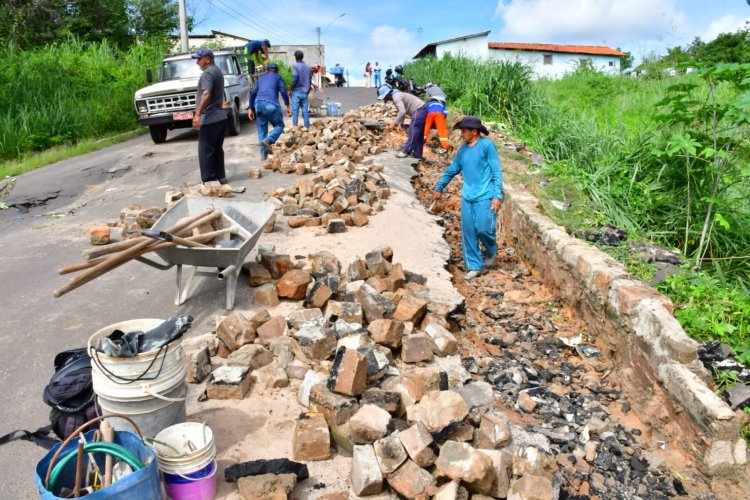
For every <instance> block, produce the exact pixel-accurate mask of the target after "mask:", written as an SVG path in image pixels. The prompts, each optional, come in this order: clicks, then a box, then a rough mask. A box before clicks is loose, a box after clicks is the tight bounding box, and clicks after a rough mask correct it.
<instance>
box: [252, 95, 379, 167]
mask: <svg viewBox="0 0 750 500" xmlns="http://www.w3.org/2000/svg"><path fill="white" fill-rule="evenodd" d="M360 114H367V113H366V112H360V111H358V110H357V111H354V112H350V113H347V114H346V115H345V116H344V117H343V119H335V118H329V119H326V120H320V121H315V122H312V123H311V124H310V128H308V129H305V128H304V127H293V128H292V129H291V130H290V131H289V132H287V133H285V134H284V135H283V136H282V137H281V138H280V139H279V140H278V141H277V142H276V143H275V144H274V146H273V150H272V151H271V152H270V154H271V155H272V156H271V157H270V158H269V159H268V160H267V161H266V162H265V163H264V164H263V167H264V168H265V169H267V170H273V171H276V172H281V173H282V174H291V173H296V174H297V175H304V174H309V173H313V172H317V171H319V170H321V169H323V168H327V167H332V166H333V165H335V164H337V163H338V162H339V161H340V160H347V161H350V162H353V163H355V164H362V163H363V162H364V161H365V157H366V156H368V155H376V154H379V153H382V152H383V151H384V149H383V147H382V146H380V145H379V143H380V140H381V132H382V130H383V129H384V128H385V125H382V124H379V123H377V122H372V121H370V122H368V121H363V120H362V119H361V118H360Z"/></svg>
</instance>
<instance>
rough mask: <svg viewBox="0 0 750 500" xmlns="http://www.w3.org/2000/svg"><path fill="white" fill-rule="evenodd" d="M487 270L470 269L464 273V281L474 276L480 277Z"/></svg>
mask: <svg viewBox="0 0 750 500" xmlns="http://www.w3.org/2000/svg"><path fill="white" fill-rule="evenodd" d="M485 272H486V271H485V270H484V269H474V270H472V271H469V272H468V273H466V274H464V281H471V280H473V279H474V278H478V277H479V276H481V275H483V274H484V273H485Z"/></svg>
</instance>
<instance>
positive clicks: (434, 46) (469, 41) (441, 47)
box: [414, 31, 490, 59]
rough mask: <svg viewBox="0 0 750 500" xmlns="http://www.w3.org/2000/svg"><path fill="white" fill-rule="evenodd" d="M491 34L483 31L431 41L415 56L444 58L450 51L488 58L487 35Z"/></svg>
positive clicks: (455, 53) (471, 56)
mask: <svg viewBox="0 0 750 500" xmlns="http://www.w3.org/2000/svg"><path fill="white" fill-rule="evenodd" d="M489 34H490V32H489V31H483V32H481V33H475V34H473V35H464V36H459V37H456V38H451V39H449V40H442V41H440V42H433V43H430V44H427V45H425V46H424V48H422V50H420V51H419V52H418V53H417V55H416V56H414V59H419V58H421V57H436V58H438V59H442V57H443V56H444V55H445V54H446V53H448V52H450V53H451V54H453V55H454V56H457V55H459V54H461V55H462V56H464V57H468V58H470V59H486V58H487V43H488V39H487V37H488V36H489Z"/></svg>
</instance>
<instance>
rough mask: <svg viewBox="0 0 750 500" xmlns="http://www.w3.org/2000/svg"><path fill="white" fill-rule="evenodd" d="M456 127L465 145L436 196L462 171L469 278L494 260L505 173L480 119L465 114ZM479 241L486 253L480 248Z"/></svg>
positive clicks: (463, 235)
mask: <svg viewBox="0 0 750 500" xmlns="http://www.w3.org/2000/svg"><path fill="white" fill-rule="evenodd" d="M453 129H454V130H455V129H461V138H462V139H463V140H464V144H462V145H461V146H460V147H459V148H458V152H457V153H456V156H455V158H453V162H452V163H451V164H450V166H449V167H448V169H447V170H446V171H445V173H444V174H443V175H442V177H440V180H439V181H438V183H437V186H435V192H434V193H433V198H434V199H435V200H439V199H440V198H441V196H442V194H441V193H442V191H443V189H445V186H447V185H448V183H449V182H450V181H451V180H452V179H453V178H454V177H455V176H456V175H458V174H459V173H460V174H461V176H462V177H463V187H462V189H461V248H462V250H463V252H464V262H465V263H466V270H467V273H466V274H465V275H464V279H465V280H467V281H469V280H472V279H474V278H476V277H477V276H479V275H481V274H484V273H485V272H486V269H487V268H488V267H491V266H493V265H494V263H495V254H496V253H497V241H496V236H495V226H496V220H497V213H498V211H499V210H500V208H501V207H502V205H503V174H502V172H501V170H500V159H499V157H498V155H497V149H496V148H495V144H494V143H493V142H492V141H491V140H489V139H487V138H486V137H482V136H481V134H485V135H487V134H488V133H489V132H488V131H487V128H486V127H485V126H484V125H483V124H482V121H481V120H480V119H479V118H476V117H473V116H465V117H464V118H463V119H462V120H461V121H459V122H458V123H456V124H455V125H454V126H453ZM480 243H481V244H482V247H484V252H482V251H481V250H480V248H479V244H480Z"/></svg>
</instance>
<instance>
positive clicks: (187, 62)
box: [161, 56, 233, 82]
mask: <svg viewBox="0 0 750 500" xmlns="http://www.w3.org/2000/svg"><path fill="white" fill-rule="evenodd" d="M214 62H215V64H216V66H218V67H219V69H220V70H221V72H222V73H224V74H225V75H226V74H229V73H233V71H231V68H233V65H232V58H231V56H216V59H215V61H214ZM200 76H201V69H200V67H199V66H198V65H197V64H196V63H195V59H176V60H172V61H164V63H163V64H162V67H161V81H162V82H166V81H168V80H177V79H180V78H198V77H200Z"/></svg>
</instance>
